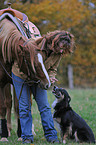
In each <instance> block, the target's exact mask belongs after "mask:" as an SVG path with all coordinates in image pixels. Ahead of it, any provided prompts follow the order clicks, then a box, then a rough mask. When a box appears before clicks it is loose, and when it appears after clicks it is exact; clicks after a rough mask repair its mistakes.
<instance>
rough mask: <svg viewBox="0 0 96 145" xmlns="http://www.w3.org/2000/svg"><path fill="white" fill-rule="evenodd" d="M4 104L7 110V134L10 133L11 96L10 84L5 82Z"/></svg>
mask: <svg viewBox="0 0 96 145" xmlns="http://www.w3.org/2000/svg"><path fill="white" fill-rule="evenodd" d="M4 91H5V104H6V109H7V110H6V111H7V128H8V136H10V135H11V129H12V127H11V109H12V96H11V85H10V84H7V86H6V87H5V90H4Z"/></svg>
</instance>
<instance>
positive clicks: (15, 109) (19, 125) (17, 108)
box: [13, 87, 22, 141]
mask: <svg viewBox="0 0 96 145" xmlns="http://www.w3.org/2000/svg"><path fill="white" fill-rule="evenodd" d="M13 98H14V111H15V114H16V118H17V136H18V141H21V140H22V139H21V124H20V119H19V104H18V100H17V97H16V93H15V88H14V87H13Z"/></svg>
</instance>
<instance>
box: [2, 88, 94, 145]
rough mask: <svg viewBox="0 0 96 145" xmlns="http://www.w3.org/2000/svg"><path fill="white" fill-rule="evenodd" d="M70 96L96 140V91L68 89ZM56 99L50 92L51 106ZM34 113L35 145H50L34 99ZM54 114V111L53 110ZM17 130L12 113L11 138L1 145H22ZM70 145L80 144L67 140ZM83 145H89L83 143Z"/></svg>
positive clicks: (73, 105)
mask: <svg viewBox="0 0 96 145" xmlns="http://www.w3.org/2000/svg"><path fill="white" fill-rule="evenodd" d="M67 90H68V92H69V94H70V96H71V106H72V108H73V110H74V111H75V112H77V113H78V114H79V115H81V116H82V117H83V118H84V119H85V121H86V122H87V123H88V125H89V126H90V127H91V128H92V130H93V132H94V135H95V138H96V89H74V90H69V89H67ZM54 99H55V97H54V96H53V94H52V93H51V91H50V90H49V91H48V100H49V103H50V105H51V104H52V102H53V101H54ZM32 112H33V123H34V126H35V132H36V136H34V143H33V144H34V145H49V143H47V141H46V139H45V138H44V133H43V129H42V125H41V120H40V114H39V112H38V109H37V105H36V103H35V100H34V99H33V105H32ZM52 112H53V109H52ZM16 128H17V123H16V119H15V116H14V113H13V111H12V131H11V136H10V137H9V138H8V140H9V141H8V142H7V143H1V142H0V145H21V144H22V142H18V141H17V139H18V138H17V135H16ZM58 138H59V140H60V134H59V132H58ZM61 144H62V143H61ZM67 144H68V145H78V143H76V142H74V141H72V140H67ZM31 145H32V144H31ZM55 145H56V144H55ZM82 145H88V144H87V143H86V144H85V143H83V144H82Z"/></svg>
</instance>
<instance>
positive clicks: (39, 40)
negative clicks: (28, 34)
mask: <svg viewBox="0 0 96 145" xmlns="http://www.w3.org/2000/svg"><path fill="white" fill-rule="evenodd" d="M42 40H43V37H39V38H35V43H36V44H37V45H38V44H39V43H40V42H41V41H42Z"/></svg>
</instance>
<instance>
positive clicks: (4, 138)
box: [0, 137, 8, 142]
mask: <svg viewBox="0 0 96 145" xmlns="http://www.w3.org/2000/svg"><path fill="white" fill-rule="evenodd" d="M0 141H2V142H7V141H8V139H7V138H6V137H2V138H1V139H0Z"/></svg>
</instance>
